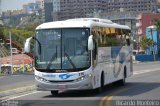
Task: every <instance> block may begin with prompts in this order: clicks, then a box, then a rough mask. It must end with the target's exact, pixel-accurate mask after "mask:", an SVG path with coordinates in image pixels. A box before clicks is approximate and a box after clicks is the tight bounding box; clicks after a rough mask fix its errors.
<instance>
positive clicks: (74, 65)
mask: <svg viewBox="0 0 160 106" xmlns="http://www.w3.org/2000/svg"><path fill="white" fill-rule="evenodd" d="M64 55H65V56H66V57H67V59H68V61H69V62H70V63H71V65H72V66H73V68H74V69H75V70H76V69H77V68H76V66H75V64H74V63H73V62H72V60H71V59H70V57H69V55H68V54H67V53H66V52H64Z"/></svg>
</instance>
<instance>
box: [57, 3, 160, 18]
mask: <svg viewBox="0 0 160 106" xmlns="http://www.w3.org/2000/svg"><path fill="white" fill-rule="evenodd" d="M120 9H124V10H126V11H128V12H130V13H132V12H136V13H137V14H138V13H153V12H154V13H155V12H157V9H158V8H157V0H60V12H59V15H60V16H59V20H64V19H68V18H83V17H98V14H99V13H112V12H114V11H120ZM111 16H112V14H111Z"/></svg>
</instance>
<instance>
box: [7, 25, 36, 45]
mask: <svg viewBox="0 0 160 106" xmlns="http://www.w3.org/2000/svg"><path fill="white" fill-rule="evenodd" d="M9 32H11V35H12V40H13V41H14V42H16V44H17V45H18V46H19V47H23V45H24V41H25V40H26V39H27V38H29V37H31V36H34V31H28V29H24V28H7V27H6V28H5V29H4V35H5V37H6V38H8V37H9Z"/></svg>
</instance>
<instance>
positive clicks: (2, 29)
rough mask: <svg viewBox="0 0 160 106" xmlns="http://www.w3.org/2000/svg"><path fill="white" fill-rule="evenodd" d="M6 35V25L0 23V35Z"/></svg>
mask: <svg viewBox="0 0 160 106" xmlns="http://www.w3.org/2000/svg"><path fill="white" fill-rule="evenodd" d="M3 36H4V27H3V26H2V25H0V37H3Z"/></svg>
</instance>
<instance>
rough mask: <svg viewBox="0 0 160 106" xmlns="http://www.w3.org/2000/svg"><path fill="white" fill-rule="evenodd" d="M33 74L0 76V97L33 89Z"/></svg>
mask: <svg viewBox="0 0 160 106" xmlns="http://www.w3.org/2000/svg"><path fill="white" fill-rule="evenodd" d="M35 88H36V87H35V85H34V75H33V74H17V75H5V76H0V99H1V98H2V97H4V96H9V95H13V94H17V93H22V92H26V91H32V90H35Z"/></svg>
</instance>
